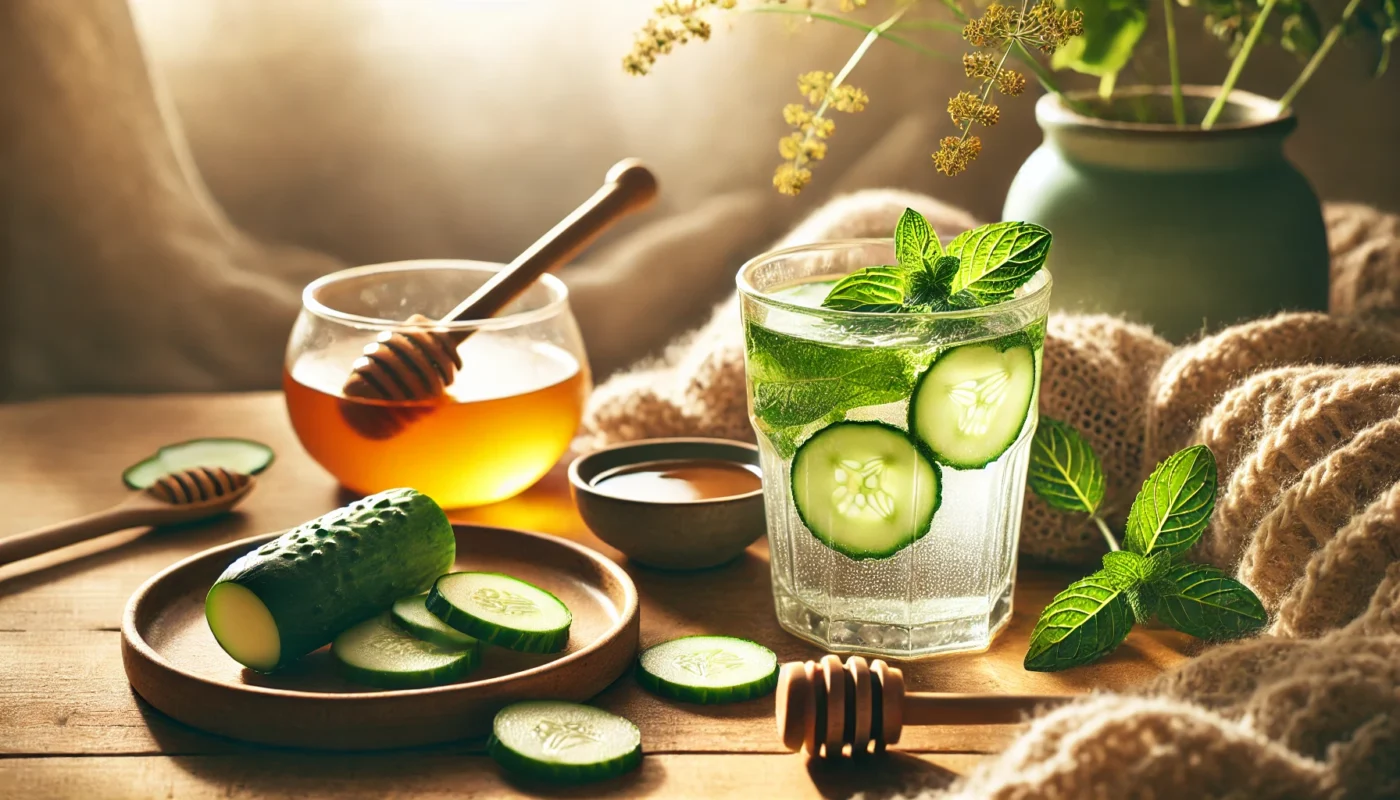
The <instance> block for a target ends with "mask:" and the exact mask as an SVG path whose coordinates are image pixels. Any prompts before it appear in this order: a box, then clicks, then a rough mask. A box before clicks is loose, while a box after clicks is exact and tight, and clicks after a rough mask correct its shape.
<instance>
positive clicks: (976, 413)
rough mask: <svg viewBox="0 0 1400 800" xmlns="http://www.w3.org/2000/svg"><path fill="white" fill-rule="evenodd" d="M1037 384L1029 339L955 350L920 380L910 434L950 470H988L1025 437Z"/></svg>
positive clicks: (1008, 338)
mask: <svg viewBox="0 0 1400 800" xmlns="http://www.w3.org/2000/svg"><path fill="white" fill-rule="evenodd" d="M1035 384H1036V372H1035V350H1034V349H1032V347H1031V342H1030V339H1029V337H1027V336H1026V335H1025V334H1020V333H1017V334H1012V335H1011V336H1006V337H1003V338H1001V339H996V340H994V341H990V342H977V343H975V344H965V345H960V346H958V347H953V348H950V349H948V350H945V351H944V352H942V353H940V354H939V355H938V357H937V358H935V359H934V360H933V363H932V364H930V365H929V367H928V369H926V370H924V373H923V375H921V376H919V382H918V384H917V385H915V387H914V396H913V397H912V398H910V400H909V431H910V433H912V434H913V435H915V436H916V437H918V439H919V440H920V441H921V442H923V443H924V444H925V445H927V446H928V448H929V450H931V451H932V452H933V457H934V458H935V459H937V460H938V461H940V462H942V463H944V464H947V465H948V466H950V467H953V468H955V469H978V468H980V467H985V466H986V465H988V464H990V463H992V462H993V461H995V460H997V458H999V457H1000V456H1001V454H1002V453H1005V452H1006V448H1008V447H1010V446H1011V444H1012V442H1015V441H1016V439H1017V437H1019V436H1020V435H1021V431H1022V429H1024V428H1025V425H1026V417H1027V416H1028V415H1029V414H1030V410H1031V399H1032V398H1033V397H1034V396H1035Z"/></svg>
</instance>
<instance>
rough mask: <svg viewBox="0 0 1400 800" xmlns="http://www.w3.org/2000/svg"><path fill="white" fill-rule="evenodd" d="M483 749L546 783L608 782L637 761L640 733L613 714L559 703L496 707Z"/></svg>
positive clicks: (504, 764) (507, 765)
mask: <svg viewBox="0 0 1400 800" xmlns="http://www.w3.org/2000/svg"><path fill="white" fill-rule="evenodd" d="M486 751H487V752H488V753H490V754H491V757H492V758H494V759H495V760H496V763H498V764H500V765H501V766H502V767H504V768H505V769H507V770H509V771H511V772H516V773H519V774H521V775H526V776H528V777H532V778H538V779H541V780H547V781H556V782H560V783H581V782H583V781H596V780H603V779H605V778H612V777H616V776H618V775H621V774H623V773H625V772H630V771H631V770H633V769H636V768H637V765H639V764H641V763H642V732H641V731H639V730H637V726H636V725H633V724H632V723H631V722H630V721H629V720H626V719H623V718H622V717H619V716H617V715H616V714H609V713H608V712H606V711H604V710H602V709H600V708H594V707H592V706H585V705H582V704H579V703H566V702H564V701H562V700H529V701H526V702H523V703H515V704H514V705H509V706H506V707H505V708H503V709H501V711H500V713H498V714H497V715H496V719H495V721H494V722H492V724H491V737H490V738H489V739H488V740H487V742H486Z"/></svg>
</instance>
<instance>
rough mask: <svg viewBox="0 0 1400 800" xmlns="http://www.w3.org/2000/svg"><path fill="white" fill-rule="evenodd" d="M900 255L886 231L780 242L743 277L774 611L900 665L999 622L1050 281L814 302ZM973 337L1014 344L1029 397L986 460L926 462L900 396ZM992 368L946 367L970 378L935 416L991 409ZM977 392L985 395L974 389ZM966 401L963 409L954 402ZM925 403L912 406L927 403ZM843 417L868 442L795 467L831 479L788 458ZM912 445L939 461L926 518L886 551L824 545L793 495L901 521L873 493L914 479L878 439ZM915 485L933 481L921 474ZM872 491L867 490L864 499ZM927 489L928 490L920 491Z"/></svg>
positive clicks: (833, 647)
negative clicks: (979, 299)
mask: <svg viewBox="0 0 1400 800" xmlns="http://www.w3.org/2000/svg"><path fill="white" fill-rule="evenodd" d="M894 263H896V259H895V255H894V243H893V241H892V240H878V239H870V240H851V241H839V242H826V243H820V244H815V245H810V246H804V247H797V248H792V249H787V250H779V251H776V252H772V253H768V254H766V255H762V256H759V257H758V258H755V259H754V260H752V261H750V262H749V263H748V264H746V265H745V266H744V267H743V268H742V269H741V270H740V271H739V275H738V285H739V294H740V303H741V306H742V316H743V322H744V328H745V341H746V348H745V355H746V367H747V370H746V371H747V375H748V378H747V386H748V396H749V414H750V420H751V422H752V423H753V425H754V428H755V430H756V431H757V434H758V444H759V451H760V460H761V463H762V467H763V476H764V495H765V498H764V499H765V507H766V514H767V526H768V541H769V547H770V560H771V565H772V575H773V595H774V602H775V606H776V610H777V615H778V621H779V622H780V623H781V624H782V626H783V627H784V628H785V629H787V630H788V631H790V632H791V633H793V634H796V635H797V636H800V637H802V638H804V639H808V640H810V641H812V642H815V643H817V644H819V645H821V646H822V647H824V648H826V649H828V650H830V651H833V652H859V653H869V654H875V655H883V656H888V657H895V658H910V657H916V656H925V655H932V654H936V653H949V652H962V651H974V650H981V649H985V648H986V647H988V646H989V645H990V644H991V641H992V639H993V637H994V636H995V635H996V633H997V632H998V630H1000V629H1001V627H1002V626H1004V625H1005V624H1006V623H1007V621H1008V620H1009V619H1010V617H1011V599H1012V586H1013V583H1014V580H1015V573H1016V546H1017V540H1018V538H1019V534H1020V526H1021V503H1022V498H1023V495H1024V492H1025V483H1026V468H1027V462H1028V459H1029V453H1030V441H1031V437H1032V435H1033V433H1034V431H1035V426H1036V421H1037V415H1036V405H1037V399H1038V394H1039V388H1038V387H1039V376H1040V365H1041V353H1042V349H1043V344H1044V338H1045V321H1046V313H1047V310H1048V306H1049V297H1050V275H1049V273H1048V272H1046V271H1045V270H1041V271H1040V272H1039V273H1037V274H1036V275H1035V276H1034V277H1033V278H1032V279H1031V281H1030V282H1029V283H1027V284H1026V285H1025V286H1023V287H1022V288H1021V289H1019V290H1018V291H1017V293H1016V295H1015V297H1013V298H1012V299H1010V300H1008V301H1005V302H1002V303H999V304H996V305H992V306H988V307H984V308H976V309H972V310H965V311H953V312H943V313H903V312H892V313H866V312H848V311H835V310H831V309H825V308H822V307H821V301H822V299H823V298H824V297H825V296H826V293H827V291H828V290H829V289H830V287H831V285H832V283H833V282H834V281H836V280H838V279H840V278H841V277H843V276H845V275H846V274H848V273H850V272H853V271H855V270H857V269H860V268H862V267H867V266H872V265H882V264H894ZM976 343H986V344H989V345H990V347H987V348H981V349H980V350H979V352H988V353H996V352H1000V351H1002V350H1004V349H1007V348H1010V347H1012V346H1016V347H1019V348H1020V354H1021V356H1022V357H1023V360H1022V361H1021V362H1020V363H1022V364H1024V365H1025V366H1024V367H1022V369H1021V372H1020V373H1019V374H1020V375H1021V378H1019V379H1020V380H1023V381H1027V380H1028V381H1030V384H1031V388H1029V389H1025V388H1024V386H1025V384H1024V383H1022V384H1021V386H1022V387H1023V389H1022V392H1021V394H1020V397H1021V399H1022V401H1024V399H1025V396H1026V395H1025V392H1026V391H1029V392H1030V393H1031V395H1030V400H1029V407H1028V408H1027V409H1026V410H1025V412H1024V413H1025V418H1024V420H1023V421H1022V422H1021V423H1020V424H1019V428H1018V427H1016V423H1015V422H1014V416H1011V417H1010V419H1011V420H1013V421H1008V422H1005V423H1004V427H1005V428H1006V430H1007V431H1008V433H1007V434H1006V440H1008V441H1010V444H1009V446H1006V449H1005V450H1004V451H1002V452H1000V453H999V454H996V455H995V457H994V458H992V460H991V461H990V463H986V464H980V465H979V464H977V463H964V464H963V468H955V467H952V466H949V465H948V463H947V461H948V460H952V461H957V459H944V458H942V457H939V456H937V455H935V454H934V452H933V448H931V447H928V446H926V445H925V444H922V443H920V439H919V437H916V436H913V435H911V434H908V433H907V432H908V431H909V428H910V411H909V409H910V397H911V395H912V392H913V388H914V387H915V386H917V385H918V381H919V379H920V377H921V376H922V375H923V374H924V372H925V370H927V368H928V367H929V365H930V364H931V363H932V362H933V361H934V359H935V357H938V356H940V355H942V354H945V353H949V352H952V351H953V350H954V348H958V347H961V346H964V345H969V344H976ZM1027 350H1029V356H1028V357H1026V356H1027ZM964 352H970V351H964ZM998 363H1000V362H997V361H995V359H993V360H992V361H990V362H989V365H988V366H986V367H982V366H980V365H978V364H974V366H973V367H972V368H969V369H968V370H967V371H965V372H962V373H960V374H959V375H958V377H957V378H956V380H957V381H965V382H966V387H967V389H966V391H964V392H963V393H962V394H958V393H957V392H956V391H954V390H956V387H954V390H950V391H949V394H948V397H950V398H952V399H951V400H949V401H948V403H947V404H946V417H947V420H948V421H947V422H944V423H939V424H945V425H951V426H957V425H964V424H970V425H971V426H972V427H974V428H975V427H976V425H977V424H978V420H979V417H978V416H977V414H978V413H992V412H994V411H995V408H994V407H993V406H987V407H985V408H982V409H980V411H979V409H978V408H977V403H980V402H982V401H983V399H987V398H990V399H989V400H988V402H991V403H995V402H999V401H998V400H997V394H996V391H995V390H996V389H997V387H1000V386H1003V385H1005V384H1006V382H1007V381H1008V380H1009V379H1010V377H1011V376H1009V375H1007V374H1001V372H1000V371H999V370H1000V367H998V366H997V364H998ZM1032 364H1033V368H1034V369H1033V372H1030V366H1031V365H1032ZM979 370H980V371H979ZM984 373H985V374H984ZM959 385H961V384H959ZM988 387H989V392H987V393H985V395H986V396H985V398H984V397H982V396H981V395H978V394H977V393H978V392H979V391H982V389H983V388H988ZM960 398H971V399H967V400H965V401H964V400H963V399H960ZM961 402H966V403H967V405H966V406H963V407H959V406H958V405H957V403H961ZM919 408H920V412H919V413H921V414H922V413H924V412H923V410H922V409H923V408H925V406H923V405H922V404H921V405H920V406H919ZM939 413H940V414H943V409H941V408H940V409H939ZM1020 413H1022V412H1021V411H1019V410H1016V411H1014V412H1012V414H1020ZM842 421H864V422H866V423H884V424H885V425H884V426H883V427H882V426H880V425H869V424H868V425H867V426H866V427H865V428H859V429H858V428H856V427H855V426H847V427H846V428H844V429H843V430H845V431H852V430H856V431H866V430H871V429H873V430H875V431H876V432H877V433H878V434H879V436H877V437H876V438H877V439H878V440H879V441H878V442H877V443H876V444H878V445H879V446H878V447H876V448H875V449H874V450H871V451H864V452H850V453H849V454H847V453H845V452H834V453H833V452H827V451H826V450H824V451H822V452H823V454H824V456H823V457H824V458H825V460H820V459H817V458H816V457H815V456H813V457H811V458H810V459H809V460H808V461H805V462H802V463H803V464H810V463H819V464H821V465H823V466H822V469H825V470H827V471H829V472H830V473H831V474H830V475H821V476H819V479H815V480H814V479H813V478H812V475H813V474H814V473H811V472H808V471H807V467H805V466H804V467H803V470H801V471H800V472H801V474H796V473H795V471H794V468H793V464H794V458H795V456H796V455H797V454H798V453H799V452H800V451H801V448H802V447H803V446H804V445H805V444H806V443H807V442H808V441H810V440H812V438H813V437H814V436H815V435H816V434H818V433H819V432H821V431H823V430H825V429H826V428H827V427H828V426H830V425H832V424H834V423H837V422H842ZM969 421H970V422H969ZM983 421H985V419H983ZM881 431H883V432H881ZM864 435H866V434H865V433H857V434H856V436H855V437H854V438H856V439H858V438H859V437H860V436H864ZM881 437H883V438H881ZM851 439H852V437H849V436H848V437H847V438H846V439H841V440H839V441H847V442H849V441H850V440H851ZM825 441H827V442H832V441H838V439H837V438H836V437H826V439H825ZM906 441H907V442H908V443H909V444H912V445H914V447H915V448H916V449H918V450H919V451H920V452H922V453H923V454H924V455H925V457H926V463H930V464H932V463H933V462H936V461H944V463H942V464H938V465H937V466H933V467H932V469H933V470H934V471H935V474H936V475H938V476H939V481H938V483H939V484H940V486H941V501H940V502H939V503H938V505H937V506H936V508H937V510H936V512H935V513H934V514H933V517H932V520H931V522H930V521H929V520H928V518H927V517H926V516H922V517H921V516H919V515H917V514H915V515H913V516H909V517H908V519H909V520H910V521H909V523H908V526H907V527H909V528H910V530H909V531H908V532H907V534H908V537H907V538H909V539H912V541H901V542H897V543H896V544H895V545H894V546H895V547H898V549H897V550H894V551H893V552H881V551H879V547H874V546H872V549H871V550H870V551H866V552H861V551H856V552H854V555H850V554H848V552H849V551H847V552H843V550H842V549H840V548H834V547H832V546H828V544H827V543H825V542H824V541H823V540H822V539H821V538H819V537H818V535H817V534H815V533H814V532H813V531H812V529H811V528H809V527H808V526H807V524H805V523H804V516H803V513H802V511H801V509H800V508H799V506H798V503H797V502H795V500H794V490H795V488H796V489H797V490H800V491H801V493H802V497H803V498H805V502H807V503H809V504H811V506H812V507H813V508H819V510H820V513H821V514H825V515H827V516H825V517H822V518H824V519H828V520H830V519H834V518H837V517H839V516H840V515H841V514H864V515H867V516H866V517H863V519H867V520H868V519H876V518H877V517H879V516H880V515H882V514H884V515H887V519H889V520H899V519H904V518H901V517H899V516H898V515H899V514H901V513H904V511H903V510H902V509H900V508H898V507H897V504H890V503H887V502H885V501H883V500H880V499H879V498H880V497H881V496H882V495H881V492H882V491H883V490H884V489H888V490H890V493H889V494H887V495H884V496H885V497H895V498H898V497H901V496H904V497H911V496H912V497H917V490H916V489H915V488H914V486H913V485H912V484H911V482H916V481H918V478H916V477H915V476H914V475H913V474H912V473H911V472H910V471H908V470H903V471H901V470H902V468H897V466H898V463H902V462H896V461H892V460H885V456H883V455H881V454H880V452H879V448H880V447H883V446H884V444H883V443H889V442H893V446H894V447H895V448H896V450H898V451H899V452H905V450H902V449H900V448H904V447H905V444H903V442H906ZM843 446H844V445H843ZM827 450H830V447H828V448H827ZM872 453H874V455H872ZM989 457H990V456H989ZM852 480H855V481H869V482H870V483H866V484H861V486H860V488H859V489H858V493H860V494H861V496H859V497H857V496H856V495H855V494H852V493H851V492H852V491H857V490H854V489H852V488H851V487H852V486H853V484H851V483H850V481H852ZM881 481H884V482H885V483H883V484H881V483H880V482H881ZM926 485H928V481H927V479H924V482H923V483H918V486H926ZM832 486H836V487H837V488H835V489H832V488H830V487H832ZM866 486H869V487H874V488H873V489H871V490H870V491H869V492H866V491H865V489H864V487H866ZM812 487H817V488H812ZM822 492H825V493H826V494H825V495H823V494H822ZM911 493H912V494H911ZM867 494H868V497H867V496H866V495H867ZM931 494H932V493H930V492H924V495H925V496H926V497H925V498H924V501H925V502H926V501H927V496H928V495H931ZM867 499H868V500H870V502H869V503H867V502H866V501H867ZM927 507H928V506H923V508H927ZM809 510H810V509H809ZM870 515H874V516H870ZM881 519H884V518H881ZM876 521H877V522H878V521H880V520H879V519H877V520H876Z"/></svg>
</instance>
